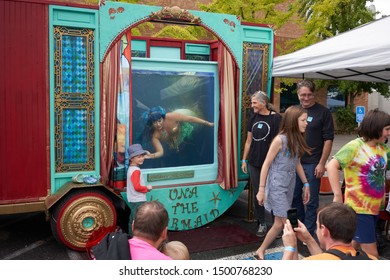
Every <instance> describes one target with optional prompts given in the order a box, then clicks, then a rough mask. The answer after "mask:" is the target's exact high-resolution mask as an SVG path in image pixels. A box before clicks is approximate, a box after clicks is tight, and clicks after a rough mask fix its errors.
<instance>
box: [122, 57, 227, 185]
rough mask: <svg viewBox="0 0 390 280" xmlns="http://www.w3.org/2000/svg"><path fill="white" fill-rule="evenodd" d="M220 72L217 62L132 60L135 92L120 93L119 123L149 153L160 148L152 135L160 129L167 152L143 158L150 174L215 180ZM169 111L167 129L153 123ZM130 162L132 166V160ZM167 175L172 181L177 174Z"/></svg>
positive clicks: (182, 180) (133, 140) (166, 118)
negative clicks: (154, 156)
mask: <svg viewBox="0 0 390 280" xmlns="http://www.w3.org/2000/svg"><path fill="white" fill-rule="evenodd" d="M217 71H218V67H217V64H216V63H214V62H207V63H205V62H183V61H181V62H177V63H175V62H172V61H171V62H163V61H158V60H150V59H133V61H132V70H131V73H132V74H131V89H132V92H131V94H129V93H128V92H126V91H124V92H122V93H121V94H120V95H119V99H118V124H123V125H125V126H126V128H124V131H128V132H129V133H126V134H127V135H128V137H127V139H126V144H125V146H126V147H128V145H129V144H128V143H130V142H131V143H140V144H141V145H142V146H143V148H144V149H145V150H147V151H149V152H150V153H155V152H156V146H155V143H154V141H152V139H153V137H154V135H155V131H158V140H159V143H160V144H161V146H162V149H163V152H164V154H163V156H161V157H159V158H156V159H147V160H145V161H144V163H143V165H142V169H143V170H145V174H146V175H148V174H153V173H156V172H165V173H166V174H169V173H173V172H176V173H177V172H178V173H177V174H179V173H180V172H182V174H179V175H178V177H179V179H174V180H173V181H172V182H171V183H172V184H175V183H185V182H190V181H192V182H194V181H210V180H215V179H216V177H217V173H218V164H217V163H218V158H217V142H218V137H217V131H218V126H217V124H218V117H219V110H218V104H219V88H218V76H217V75H218V72H217ZM125 84H126V83H125ZM125 88H126V87H125ZM121 104H122V105H121ZM126 108H127V109H126ZM129 109H130V110H129ZM121 111H122V112H121ZM164 113H165V114H166V115H165V116H166V117H165V119H163V123H164V124H163V128H161V127H157V126H156V125H157V124H156V123H155V122H154V123H155V124H153V122H152V119H153V117H154V114H157V115H158V116H160V115H161V114H164ZM159 114H160V115H159ZM188 117H190V118H188ZM128 120H129V121H128ZM153 121H155V120H154V119H153ZM211 123H213V124H214V126H211V125H210V124H211ZM155 139H156V138H155ZM127 157H128V155H126V158H127ZM126 162H127V164H128V159H127V160H126ZM127 164H126V165H127ZM162 177H164V176H162ZM183 177H185V178H184V179H183ZM166 178H170V179H172V176H171V175H169V176H166ZM164 180H165V181H166V180H168V179H163V180H161V182H160V184H164V183H167V182H164ZM157 181H158V180H157ZM155 185H156V184H155ZM157 185H158V182H157Z"/></svg>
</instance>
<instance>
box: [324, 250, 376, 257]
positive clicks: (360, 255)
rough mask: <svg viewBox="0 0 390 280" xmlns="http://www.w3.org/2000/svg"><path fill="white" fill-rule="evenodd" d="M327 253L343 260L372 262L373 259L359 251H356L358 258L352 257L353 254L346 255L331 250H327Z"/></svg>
mask: <svg viewBox="0 0 390 280" xmlns="http://www.w3.org/2000/svg"><path fill="white" fill-rule="evenodd" d="M325 253H329V254H332V255H335V256H336V257H338V258H340V259H341V260H371V258H370V257H369V256H368V255H367V253H366V252H364V251H362V250H359V249H356V256H352V255H351V254H346V253H344V252H342V251H340V250H337V249H329V250H326V251H325Z"/></svg>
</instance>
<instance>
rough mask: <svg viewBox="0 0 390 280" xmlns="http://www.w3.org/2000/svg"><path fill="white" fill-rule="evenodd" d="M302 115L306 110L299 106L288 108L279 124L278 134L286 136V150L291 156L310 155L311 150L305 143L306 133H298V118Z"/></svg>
mask: <svg viewBox="0 0 390 280" xmlns="http://www.w3.org/2000/svg"><path fill="white" fill-rule="evenodd" d="M304 113H306V110H305V109H303V108H302V107H301V106H291V107H288V108H287V110H286V112H285V113H284V115H283V118H282V123H281V124H280V132H279V134H284V135H286V137H287V148H288V149H289V151H290V153H291V155H292V156H298V157H302V156H303V155H304V154H305V153H307V154H309V155H310V154H311V148H310V147H309V146H308V145H307V143H306V133H302V132H300V130H299V125H298V118H299V117H300V116H302V114H304Z"/></svg>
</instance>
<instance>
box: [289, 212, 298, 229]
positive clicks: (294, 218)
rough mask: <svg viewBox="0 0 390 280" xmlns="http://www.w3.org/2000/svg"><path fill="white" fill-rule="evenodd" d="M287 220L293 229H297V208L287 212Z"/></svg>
mask: <svg viewBox="0 0 390 280" xmlns="http://www.w3.org/2000/svg"><path fill="white" fill-rule="evenodd" d="M287 219H289V220H290V223H291V225H292V227H293V228H296V227H298V214H297V208H291V209H288V210H287Z"/></svg>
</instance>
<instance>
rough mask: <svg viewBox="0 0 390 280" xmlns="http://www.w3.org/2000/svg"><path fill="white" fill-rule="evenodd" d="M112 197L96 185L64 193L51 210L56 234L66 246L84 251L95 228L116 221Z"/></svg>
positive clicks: (111, 225) (52, 227)
mask: <svg viewBox="0 0 390 280" xmlns="http://www.w3.org/2000/svg"><path fill="white" fill-rule="evenodd" d="M116 220H117V216H116V211H115V207H114V204H113V202H112V201H111V199H110V198H109V197H108V196H106V195H105V194H104V193H103V192H101V191H99V190H93V189H82V190H76V191H73V192H72V193H70V194H69V195H67V196H65V197H64V198H63V199H62V200H61V201H60V202H59V203H58V204H57V205H55V206H54V210H53V211H52V215H51V219H50V224H51V230H52V233H53V235H54V237H55V238H56V239H57V241H59V242H60V243H63V244H64V245H65V246H67V247H69V248H71V249H74V250H78V251H85V250H86V244H87V242H88V241H91V240H90V237H91V235H92V233H93V232H95V231H96V230H98V229H102V228H109V227H113V226H115V225H116Z"/></svg>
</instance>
